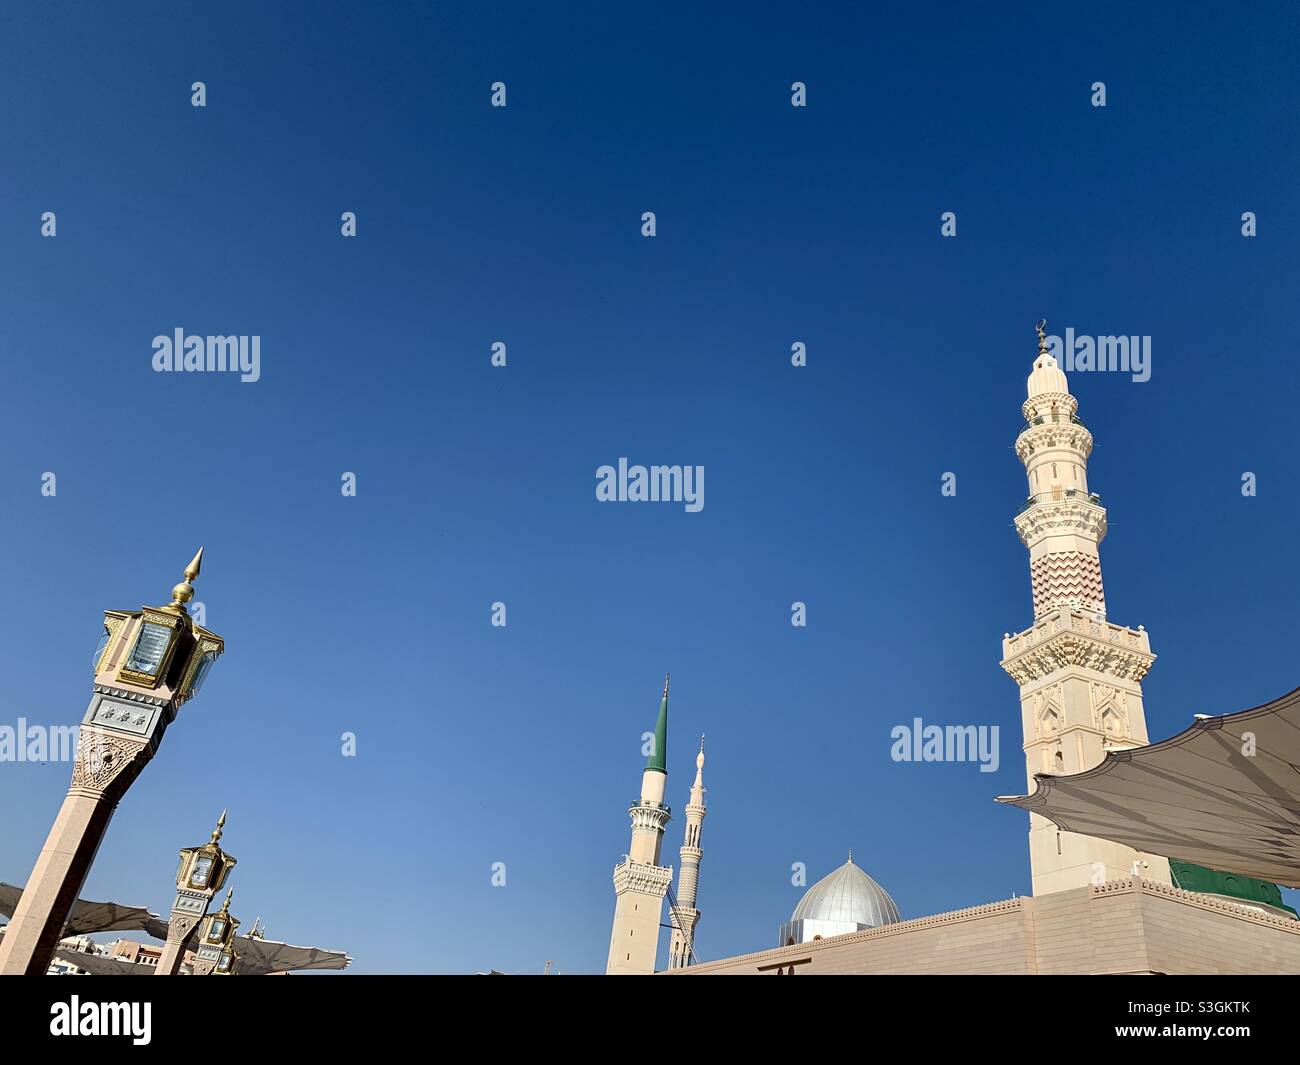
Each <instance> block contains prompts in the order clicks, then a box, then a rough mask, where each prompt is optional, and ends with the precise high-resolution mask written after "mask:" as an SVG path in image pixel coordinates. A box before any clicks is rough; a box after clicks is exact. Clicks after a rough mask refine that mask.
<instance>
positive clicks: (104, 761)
mask: <svg viewBox="0 0 1300 1065" xmlns="http://www.w3.org/2000/svg"><path fill="white" fill-rule="evenodd" d="M150 756H151V752H150V750H149V744H148V743H147V742H144V741H137V740H135V739H133V738H132V737H129V736H123V735H119V734H117V733H111V732H106V731H101V730H99V729H94V728H87V727H85V726H83V727H82V729H81V735H80V738H79V739H78V741H77V758H76V761H75V762H74V763H73V765H72V787H74V788H82V789H84V790H87V791H92V792H98V793H99V794H102V795H107V794H109V792H110V791H111V792H114V793H116V794H120V793H121V792H124V791H125V790H126V789H127V788H128V787H130V785H131V783H132V781H134V780H135V778H136V777H137V776H138V775H139V773H140V770H141V769H143V768H144V766H145V763H147V762H148V761H149V758H150ZM128 770H129V772H128ZM119 778H120V779H119Z"/></svg>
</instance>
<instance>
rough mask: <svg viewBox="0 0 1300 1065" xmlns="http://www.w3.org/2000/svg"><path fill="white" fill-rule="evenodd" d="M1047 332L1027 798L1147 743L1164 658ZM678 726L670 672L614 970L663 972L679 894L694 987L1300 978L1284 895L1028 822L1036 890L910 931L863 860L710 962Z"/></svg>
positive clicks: (1027, 659) (911, 923) (1019, 447)
mask: <svg viewBox="0 0 1300 1065" xmlns="http://www.w3.org/2000/svg"><path fill="white" fill-rule="evenodd" d="M1045 325H1046V323H1045V322H1040V323H1039V326H1038V353H1037V357H1036V358H1035V360H1034V362H1033V366H1032V369H1031V372H1030V374H1029V380H1028V387H1027V394H1028V395H1027V399H1026V400H1025V402H1024V404H1023V405H1022V407H1021V413H1022V415H1023V417H1024V424H1023V425H1022V426H1021V428H1020V431H1019V433H1018V434H1017V436H1016V445H1015V446H1016V454H1017V456H1018V457H1019V458H1020V460H1021V462H1022V463H1023V464H1024V466H1025V474H1026V477H1027V479H1028V482H1029V496H1028V498H1027V499H1026V500H1025V502H1024V503H1023V504H1022V505H1021V507H1020V509H1019V510H1018V511H1017V513H1016V517H1015V526H1016V531H1017V533H1018V534H1019V536H1020V539H1021V542H1022V543H1023V544H1024V546H1025V547H1026V548H1027V549H1028V551H1029V571H1030V585H1031V590H1032V598H1033V609H1034V620H1033V624H1032V625H1031V626H1030V627H1029V628H1027V629H1025V630H1024V631H1022V632H1019V633H1016V634H1015V635H1011V634H1007V635H1005V636H1004V638H1003V645H1002V647H1003V656H1002V662H1001V665H1002V668H1003V669H1004V670H1005V671H1006V672H1007V673H1008V674H1009V675H1010V676H1011V678H1012V679H1013V680H1014V681H1015V682H1016V684H1017V685H1018V686H1019V689H1020V709H1021V724H1022V728H1023V737H1024V748H1023V749H1024V753H1025V763H1026V769H1027V773H1028V777H1029V783H1030V787H1031V789H1032V788H1033V787H1034V785H1035V782H1036V779H1042V778H1043V776H1044V775H1045V774H1048V775H1052V776H1053V777H1055V776H1061V777H1064V776H1068V775H1073V774H1079V773H1082V772H1084V771H1086V770H1090V769H1093V768H1094V767H1097V766H1099V765H1100V764H1101V763H1102V762H1103V760H1104V759H1106V758H1107V757H1108V755H1111V756H1112V757H1114V755H1113V754H1112V752H1122V751H1131V750H1134V749H1136V748H1140V747H1145V746H1146V745H1147V744H1148V743H1149V740H1148V737H1147V728H1146V717H1145V711H1144V707H1143V701H1142V680H1143V678H1144V677H1145V676H1146V674H1147V672H1148V671H1149V670H1150V668H1151V666H1152V664H1153V663H1154V662H1155V655H1154V654H1153V653H1152V651H1151V645H1150V640H1149V638H1148V635H1147V633H1146V631H1145V629H1144V628H1143V627H1142V626H1141V625H1139V626H1138V627H1137V628H1136V629H1133V628H1128V627H1126V626H1123V625H1119V624H1116V623H1115V622H1113V621H1111V620H1109V619H1108V617H1107V613H1106V598H1105V591H1104V586H1103V583H1102V576H1101V559H1100V553H1099V550H1098V547H1099V545H1100V544H1101V542H1102V540H1103V538H1104V537H1105V535H1106V529H1107V522H1106V509H1105V508H1104V507H1103V506H1102V505H1101V497H1100V496H1099V495H1098V494H1097V493H1095V492H1093V491H1091V490H1090V489H1089V486H1088V458H1089V455H1090V454H1091V452H1092V446H1093V438H1092V434H1091V432H1090V431H1089V430H1088V427H1087V426H1086V425H1085V424H1084V423H1083V421H1082V420H1081V419H1080V418H1079V416H1078V401H1077V400H1076V399H1075V397H1074V396H1072V395H1071V394H1070V389H1069V383H1068V381H1067V379H1066V376H1065V373H1064V372H1063V371H1062V370H1061V369H1060V367H1059V366H1058V364H1057V361H1056V359H1055V357H1054V356H1053V355H1052V354H1051V353H1050V351H1049V348H1048V343H1047V338H1046V335H1045V329H1044V327H1045ZM667 728H668V683H667V680H665V682H664V692H663V698H662V701H661V703H660V706H659V717H658V720H657V723H656V727H655V733H654V743H653V746H652V749H651V751H650V754H649V758H648V760H647V762H646V766H645V770H644V772H643V773H642V782H641V794H640V797H639V799H638V800H637V801H636V802H635V803H633V804H632V805H631V807H630V809H629V813H630V815H631V819H632V841H631V844H630V846H629V850H628V854H627V855H626V856H625V858H624V860H623V861H622V862H621V863H620V864H619V865H618V866H616V867H615V869H614V891H615V900H616V901H615V911H614V925H613V930H612V933H611V937H610V949H609V962H608V965H607V968H606V971H607V972H608V973H611V974H614V973H620V974H651V973H654V972H655V971H656V968H657V964H658V959H657V950H658V941H659V931H660V922H661V919H662V915H663V900H664V898H665V897H667V898H668V900H669V911H668V912H669V918H670V924H669V927H670V928H671V930H672V931H671V938H670V946H669V959H668V966H667V968H668V971H669V972H670V973H675V974H680V975H706V974H715V973H716V974H730V975H744V974H752V975H796V974H799V975H802V974H859V973H863V974H865V973H881V974H883V973H890V974H909V973H914V974H924V973H952V974H962V973H969V974H976V973H980V974H983V973H987V974H995V973H1025V974H1053V973H1061V974H1064V973H1171V974H1184V973H1234V974H1267V973H1294V972H1300V921H1298V920H1296V914H1295V911H1293V910H1291V909H1290V908H1289V907H1286V906H1285V905H1283V903H1282V899H1281V893H1280V892H1279V891H1278V888H1277V886H1276V885H1274V884H1269V883H1265V882H1264V881H1261V880H1256V879H1253V878H1251V877H1247V876H1242V875H1237V874H1230V873H1221V872H1217V871H1215V870H1210V869H1205V868H1203V867H1201V866H1198V865H1194V864H1192V863H1190V862H1187V861H1181V860H1178V859H1177V857H1176V856H1165V855H1159V854H1152V853H1146V852H1143V851H1139V850H1136V849H1134V848H1131V847H1127V846H1124V845H1123V844H1120V843H1116V842H1112V841H1110V840H1107V839H1100V838H1096V837H1092V836H1088V835H1084V834H1081V833H1077V832H1072V831H1068V830H1065V829H1063V828H1061V827H1060V826H1059V825H1058V824H1057V823H1055V822H1053V821H1052V820H1049V819H1048V818H1047V817H1045V816H1041V815H1040V814H1038V813H1034V812H1032V811H1031V813H1030V828H1029V859H1030V872H1031V877H1032V883H1033V895H1032V896H1025V897H1016V898H1011V899H1004V900H1001V901H998V902H991V903H986V904H983V905H978V906H973V907H970V908H967V909H961V910H955V911H952V912H949V913H942V914H936V915H933V916H929V917H921V918H915V919H910V920H903V919H902V918H901V916H900V913H899V909H898V907H897V906H896V905H895V903H894V900H893V899H892V898H891V897H890V895H889V894H888V892H886V891H885V889H884V888H882V887H881V886H880V884H878V883H877V882H876V881H875V880H874V879H873V878H872V877H871V876H870V875H869V874H868V873H867V872H866V870H864V869H862V868H861V867H859V866H858V865H857V864H855V863H854V861H853V854H852V852H851V851H850V852H849V857H848V861H846V862H845V863H844V864H843V865H842V866H840V867H839V868H838V869H835V870H834V871H833V872H831V873H829V874H828V875H827V876H825V877H823V878H822V879H821V880H819V881H817V882H816V883H815V884H813V886H812V887H810V888H809V889H808V890H807V892H806V893H805V894H804V896H803V898H802V899H801V900H800V901H799V904H798V905H797V906H796V907H795V909H794V912H793V913H792V914H791V915H790V919H789V920H788V921H786V922H785V923H783V924H782V925H781V926H780V929H779V932H778V938H777V944H778V945H777V946H776V947H775V948H774V949H770V950H763V951H760V952H758V953H755V954H745V955H740V956H738V957H734V958H725V959H721V960H718V961H704V962H701V961H700V960H699V959H698V958H697V956H696V952H695V946H694V944H695V931H696V926H697V924H698V921H699V918H700V910H699V909H698V908H697V902H698V897H699V883H700V862H701V858H702V856H703V851H702V848H701V826H702V822H703V819H704V814H705V803H704V782H703V771H704V750H703V742H702V741H701V748H700V753H699V756H698V758H697V759H696V767H697V771H696V776H695V783H694V785H693V786H692V788H691V791H690V801H689V803H688V805H687V807H686V828H685V841H684V844H683V846H682V848H681V852H680V854H681V863H682V865H681V874H680V876H679V878H678V888H679V892H680V898H674V896H673V892H672V881H673V871H672V869H671V868H670V867H667V866H663V865H661V864H660V850H661V844H662V842H663V834H664V829H665V827H666V825H667V824H668V822H669V820H670V818H671V810H670V808H669V807H668V806H667V805H666V804H665V794H666V787H667V770H666V761H665V755H666V752H667ZM1123 757H1127V756H1123Z"/></svg>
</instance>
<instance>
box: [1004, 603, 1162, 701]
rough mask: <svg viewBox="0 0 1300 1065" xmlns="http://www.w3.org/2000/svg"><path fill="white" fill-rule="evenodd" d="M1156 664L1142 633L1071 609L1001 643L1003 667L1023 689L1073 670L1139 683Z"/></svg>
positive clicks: (1041, 620)
mask: <svg viewBox="0 0 1300 1065" xmlns="http://www.w3.org/2000/svg"><path fill="white" fill-rule="evenodd" d="M1155 660H1156V656H1155V655H1154V654H1152V653H1151V641H1150V639H1149V638H1148V637H1147V633H1146V630H1145V629H1143V628H1137V629H1128V628H1125V627H1124V626H1123V625H1115V624H1112V623H1111V622H1109V621H1105V620H1100V619H1098V618H1097V617H1096V616H1094V615H1093V614H1091V613H1088V612H1086V611H1083V610H1076V609H1074V608H1072V607H1060V608H1058V609H1056V610H1054V611H1052V613H1050V614H1048V615H1047V616H1046V617H1044V618H1042V619H1040V620H1039V621H1037V622H1035V623H1034V624H1033V625H1032V626H1031V627H1030V628H1028V629H1026V630H1025V631H1024V632H1018V633H1016V634H1015V635H1014V636H1011V635H1008V636H1005V637H1004V638H1003V640H1002V668H1003V669H1005V670H1006V671H1007V672H1008V673H1009V674H1010V675H1011V677H1012V679H1014V680H1015V682H1016V683H1017V684H1022V685H1023V684H1026V683H1028V682H1029V681H1033V680H1039V679H1041V678H1043V677H1046V676H1048V675H1049V674H1051V673H1054V672H1056V671H1057V670H1058V669H1066V668H1069V667H1072V666H1077V667H1083V668H1085V669H1091V670H1094V671H1096V672H1098V673H1103V674H1106V675H1107V676H1112V677H1118V678H1120V679H1122V680H1133V681H1139V682H1140V681H1141V680H1142V678H1143V677H1145V676H1146V675H1147V673H1148V671H1149V670H1150V669H1151V665H1152V663H1154V662H1155Z"/></svg>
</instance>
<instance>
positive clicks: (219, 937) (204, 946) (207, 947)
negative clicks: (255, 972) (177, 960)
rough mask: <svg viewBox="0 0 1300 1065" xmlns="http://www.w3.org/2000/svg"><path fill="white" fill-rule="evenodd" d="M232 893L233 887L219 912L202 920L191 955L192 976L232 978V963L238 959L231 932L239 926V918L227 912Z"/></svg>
mask: <svg viewBox="0 0 1300 1065" xmlns="http://www.w3.org/2000/svg"><path fill="white" fill-rule="evenodd" d="M234 894H235V889H234V888H231V889H230V890H229V891H227V892H226V901H225V902H223V903H222V904H221V909H219V910H218V911H217V912H216V913H211V914H208V916H207V917H205V918H204V919H203V926H202V928H200V930H199V941H198V949H197V950H196V951H195V952H194V966H193V974H194V975H195V976H233V975H234V972H235V962H236V961H238V960H239V955H238V954H237V953H235V929H236V928H238V927H239V919H238V918H236V917H235V916H234V915H233V914H232V913H231V912H230V900H231V898H232V896H233V895H234Z"/></svg>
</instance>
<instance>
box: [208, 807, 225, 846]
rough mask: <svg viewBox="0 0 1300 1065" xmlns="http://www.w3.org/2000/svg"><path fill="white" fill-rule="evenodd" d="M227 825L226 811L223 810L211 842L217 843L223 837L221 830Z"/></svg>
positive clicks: (213, 831)
mask: <svg viewBox="0 0 1300 1065" xmlns="http://www.w3.org/2000/svg"><path fill="white" fill-rule="evenodd" d="M225 827H226V811H225V810H222V811H221V816H220V817H218V818H217V827H216V828H214V829H213V830H212V838H211V839H210V840H208V842H209V843H216V842H217V841H218V840H220V839H221V830H222V829H223V828H225Z"/></svg>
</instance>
